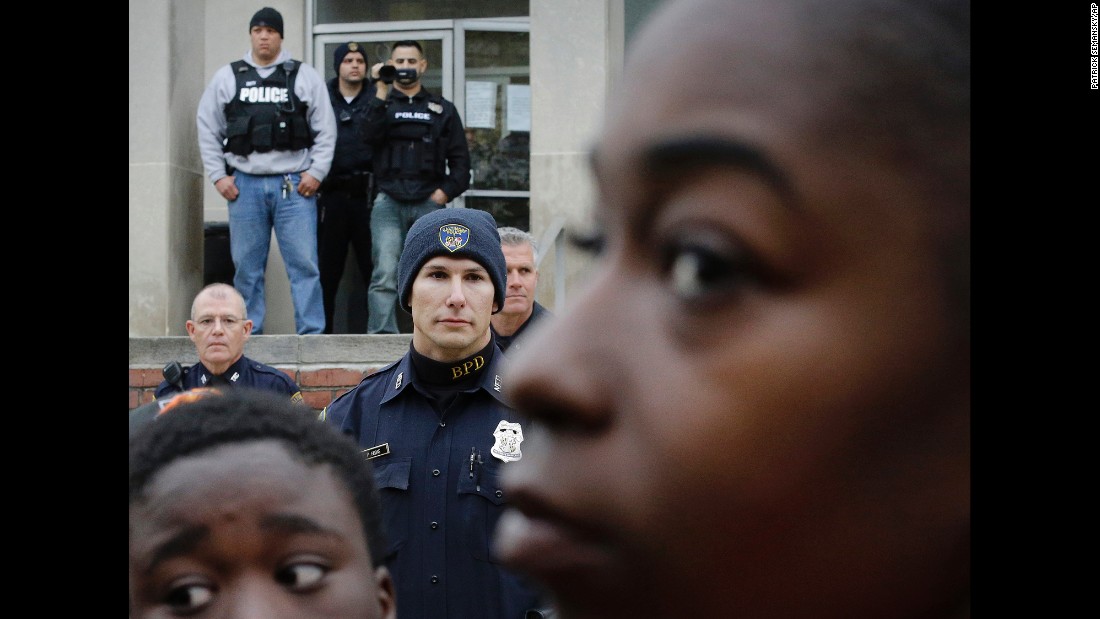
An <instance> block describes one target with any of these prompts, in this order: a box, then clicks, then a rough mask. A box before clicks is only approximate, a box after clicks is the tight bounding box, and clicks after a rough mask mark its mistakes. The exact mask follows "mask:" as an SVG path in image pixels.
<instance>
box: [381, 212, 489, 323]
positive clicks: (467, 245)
mask: <svg viewBox="0 0 1100 619" xmlns="http://www.w3.org/2000/svg"><path fill="white" fill-rule="evenodd" d="M434 256H450V257H453V258H469V259H470V260H473V261H474V262H477V263H478V264H480V265H481V266H483V267H485V270H486V271H488V272H489V279H490V280H491V281H492V282H493V288H494V289H495V294H494V296H493V300H494V301H496V304H497V309H496V311H495V312H493V313H494V314H495V313H497V312H499V311H500V310H502V309H504V290H505V287H506V286H507V283H508V279H507V278H508V269H507V267H506V266H505V265H504V252H503V251H502V250H501V249H500V234H499V233H498V232H497V222H496V220H495V219H493V216H492V215H490V214H489V213H487V212H485V211H481V210H478V209H476V208H459V207H451V208H447V207H444V208H441V209H438V210H435V211H432V212H430V213H428V214H427V215H421V216H420V218H419V219H417V220H416V221H415V222H413V225H412V227H411V228H409V234H408V235H407V236H406V237H405V248H404V249H403V250H401V260H400V262H398V263H397V293H398V297H397V298H398V300H399V301H400V304H401V309H403V310H405V311H406V312H408V313H410V314H411V313H412V307H410V306H409V296H410V295H411V294H412V285H413V280H414V279H416V274H417V273H418V272H420V267H422V266H424V263H425V262H427V261H428V259H429V258H432V257H434Z"/></svg>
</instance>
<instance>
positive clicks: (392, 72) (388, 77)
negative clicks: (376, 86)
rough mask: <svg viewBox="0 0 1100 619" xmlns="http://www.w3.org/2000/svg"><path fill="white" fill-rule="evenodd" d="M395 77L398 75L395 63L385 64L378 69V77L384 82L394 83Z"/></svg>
mask: <svg viewBox="0 0 1100 619" xmlns="http://www.w3.org/2000/svg"><path fill="white" fill-rule="evenodd" d="M395 77H397V69H395V68H394V67H393V65H388V64H384V65H382V67H381V68H379V69H378V79H380V80H382V83H383V84H392V83H393V78H395Z"/></svg>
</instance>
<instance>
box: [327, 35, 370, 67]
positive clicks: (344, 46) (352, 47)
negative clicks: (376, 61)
mask: <svg viewBox="0 0 1100 619" xmlns="http://www.w3.org/2000/svg"><path fill="white" fill-rule="evenodd" d="M352 52H359V53H360V54H363V64H365V65H369V64H370V62H368V61H367V49H366V48H365V47H363V46H362V45H360V44H359V43H356V42H355V41H351V42H350V43H341V44H340V46H339V47H337V48H336V51H334V52H332V70H333V71H336V74H337V75H339V74H340V65H341V64H342V63H343V62H344V56H347V55H348V54H350V53H352Z"/></svg>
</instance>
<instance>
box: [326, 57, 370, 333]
mask: <svg viewBox="0 0 1100 619" xmlns="http://www.w3.org/2000/svg"><path fill="white" fill-rule="evenodd" d="M332 65H333V69H334V70H335V71H336V77H334V78H332V79H330V80H329V81H328V95H329V100H330V101H332V110H333V112H335V114H336V154H335V155H334V156H333V158H332V169H331V170H330V171H329V175H328V176H326V177H325V180H324V182H323V183H321V192H320V193H319V194H318V198H317V256H318V265H319V266H320V269H321V290H322V292H323V295H324V299H325V333H332V329H333V314H334V313H335V310H336V291H337V289H338V288H339V287H340V278H342V277H343V276H344V263H345V261H346V260H347V256H348V244H349V243H350V244H351V245H352V246H353V247H354V248H355V258H356V262H357V263H358V265H359V272H360V274H361V275H362V278H363V288H364V289H366V288H367V286H369V285H370V276H371V270H372V266H371V265H372V262H371V236H370V213H371V202H372V200H373V199H374V195H373V175H372V174H371V150H372V149H371V147H370V145H369V144H367V143H366V142H364V141H363V138H362V135H363V120H364V118H365V117H366V112H367V103H368V101H370V100H371V99H372V98H373V97H372V95H373V90H372V89H370V88H369V87H368V86H369V85H370V83H371V79H370V77H369V69H368V67H369V66H370V65H368V64H367V50H366V48H365V47H363V45H362V44H360V43H356V42H349V43H344V44H342V45H340V46H339V47H337V48H336V51H335V52H333V56H332Z"/></svg>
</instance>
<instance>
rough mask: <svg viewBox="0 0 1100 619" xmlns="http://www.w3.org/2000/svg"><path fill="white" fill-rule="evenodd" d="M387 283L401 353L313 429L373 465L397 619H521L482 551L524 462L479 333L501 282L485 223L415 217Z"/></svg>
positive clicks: (510, 588)
mask: <svg viewBox="0 0 1100 619" xmlns="http://www.w3.org/2000/svg"><path fill="white" fill-rule="evenodd" d="M376 208H377V206H376ZM398 279H399V290H400V291H401V292H400V294H401V296H400V300H401V307H402V308H403V309H404V310H405V311H406V312H409V313H410V314H412V321H413V337H412V343H411V346H410V349H409V351H408V352H407V353H406V354H405V355H404V356H403V357H402V358H401V359H399V360H398V361H397V362H395V363H393V364H390V365H388V366H386V367H384V368H382V369H380V370H378V371H377V372H375V373H373V374H371V375H370V376H367V377H366V378H364V379H363V380H362V382H360V383H359V385H357V386H356V387H355V388H354V389H352V390H351V391H349V392H348V393H346V394H344V395H342V396H340V397H339V398H337V399H336V400H334V401H333V402H332V403H331V404H330V405H329V406H328V407H327V408H325V409H324V410H323V411H322V412H321V415H320V418H321V419H322V420H323V421H325V422H327V423H329V424H332V425H333V426H335V427H337V428H339V429H340V430H342V431H343V432H345V433H347V434H350V435H351V436H353V437H354V438H355V439H356V440H357V441H358V443H359V446H360V448H361V449H362V450H363V454H364V457H365V458H368V459H370V460H371V462H372V464H373V465H374V471H375V479H376V481H377V483H378V487H379V489H380V491H381V494H382V511H383V517H384V519H385V524H386V527H387V535H388V536H389V539H390V548H389V550H388V552H387V553H386V554H387V556H388V561H387V564H388V567H389V568H390V572H391V573H392V574H393V577H394V582H395V583H396V586H397V599H398V600H399V601H400V602H401V617H402V618H403V619H438V618H441V617H478V618H479V619H522V618H523V617H524V616H525V613H527V612H528V611H537V609H538V606H539V600H538V595H537V594H536V591H535V590H534V589H532V588H531V586H530V584H529V583H528V582H527V581H525V580H524V579H523V578H521V577H520V576H518V575H517V574H515V573H513V572H510V571H509V570H507V569H505V568H503V567H502V566H501V565H499V564H498V563H497V561H496V558H495V556H494V554H493V551H492V549H491V548H490V541H491V535H492V532H493V529H494V527H495V526H496V521H497V518H498V517H499V516H500V513H501V511H502V510H503V509H504V506H505V505H506V504H507V502H508V497H507V496H505V495H504V493H503V491H502V490H501V488H500V485H499V477H500V474H501V472H502V470H503V469H505V468H506V467H508V466H510V465H512V464H513V463H515V462H518V461H520V460H521V459H522V458H523V445H522V442H523V431H524V428H525V426H526V423H527V422H526V419H525V418H523V417H522V416H520V415H518V414H516V412H515V411H514V410H513V409H512V408H511V406H509V404H508V402H507V401H506V400H505V397H504V395H503V394H502V393H501V389H502V379H501V374H500V373H501V366H502V363H503V357H504V355H503V353H501V352H500V350H498V349H497V345H496V343H495V341H494V338H493V335H492V332H491V331H490V329H489V317H490V315H491V314H492V313H494V312H496V311H498V310H499V309H500V308H501V307H503V306H504V287H505V279H506V275H505V270H504V254H503V253H502V252H501V248H500V237H499V236H498V234H497V230H496V222H495V221H494V220H493V217H492V216H491V215H490V214H488V213H486V212H485V211H479V210H475V209H466V208H448V209H439V210H436V211H433V212H431V213H428V214H426V215H424V216H422V217H421V218H420V219H418V220H417V221H416V222H415V223H413V224H412V227H411V228H410V229H409V234H408V238H407V239H406V241H405V245H404V250H403V251H402V253H401V256H400V263H399V265H398Z"/></svg>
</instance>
